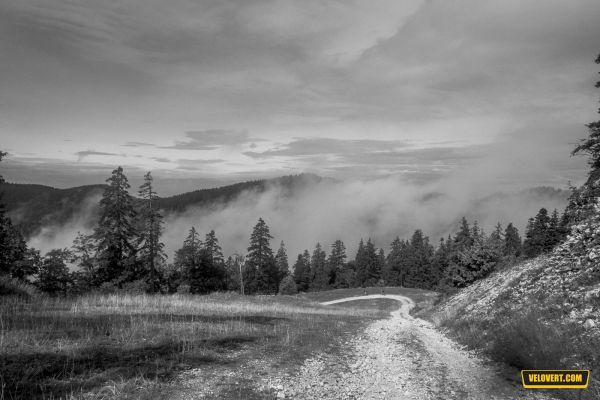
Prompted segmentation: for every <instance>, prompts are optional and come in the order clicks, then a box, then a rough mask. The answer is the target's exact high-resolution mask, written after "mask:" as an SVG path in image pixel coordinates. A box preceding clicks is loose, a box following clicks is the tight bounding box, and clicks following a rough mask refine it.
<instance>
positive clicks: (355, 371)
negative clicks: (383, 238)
mask: <svg viewBox="0 0 600 400" xmlns="http://www.w3.org/2000/svg"><path fill="white" fill-rule="evenodd" d="M373 298H387V299H395V300H398V301H399V302H400V303H401V307H400V308H399V309H398V310H397V311H394V312H392V315H391V318H389V319H384V320H378V321H375V322H374V323H372V324H371V325H369V327H368V328H367V329H366V330H365V331H364V332H361V333H360V334H358V335H357V336H355V337H354V338H353V339H351V340H349V341H347V342H346V343H345V346H346V348H347V349H348V350H347V352H345V353H344V354H343V355H339V354H338V355H328V354H318V355H315V356H314V357H312V358H310V359H308V360H306V361H305V362H304V364H303V366H302V368H301V369H300V372H299V374H298V375H296V376H293V377H288V376H285V377H284V376H279V377H277V376H270V377H268V378H265V382H264V383H263V385H262V386H263V387H265V388H267V389H268V390H270V392H271V393H273V394H274V395H275V397H276V398H291V399H405V400H413V399H414V400H417V399H419V400H420V399H423V400H424V399H456V400H458V399H460V400H467V399H476V400H479V399H481V400H499V399H537V400H544V399H553V398H552V397H550V396H549V395H548V394H545V393H542V392H540V391H535V390H526V389H523V388H521V385H520V382H519V381H510V380H507V379H506V378H504V377H503V376H506V375H507V374H506V371H505V370H503V368H506V367H503V366H501V365H499V364H493V363H491V362H490V361H484V360H482V359H480V358H479V357H478V356H477V355H475V354H474V353H472V352H468V351H466V350H463V349H461V348H460V346H458V345H457V344H456V343H454V342H453V341H451V340H450V339H448V338H446V337H445V336H444V335H443V334H442V333H441V332H439V331H437V330H436V329H434V328H433V326H432V325H431V324H429V323H428V322H426V321H423V320H421V319H416V318H413V317H411V316H410V315H409V311H410V309H411V308H412V307H413V306H414V303H413V301H412V300H411V299H409V298H407V297H404V296H397V295H387V296H382V295H371V296H360V297H353V298H346V299H340V300H336V301H332V302H327V303H323V304H335V303H340V302H344V301H351V300H364V299H373ZM512 375H513V376H514V377H515V379H518V371H516V370H514V371H512Z"/></svg>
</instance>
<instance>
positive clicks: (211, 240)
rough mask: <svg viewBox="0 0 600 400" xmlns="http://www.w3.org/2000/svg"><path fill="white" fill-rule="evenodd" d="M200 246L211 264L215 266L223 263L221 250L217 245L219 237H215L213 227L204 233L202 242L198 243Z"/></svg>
mask: <svg viewBox="0 0 600 400" xmlns="http://www.w3.org/2000/svg"><path fill="white" fill-rule="evenodd" d="M200 247H201V248H202V250H204V251H205V252H206V255H207V257H208V258H209V260H210V261H211V262H212V263H213V264H215V265H216V266H222V265H223V263H224V262H225V261H224V257H223V251H222V249H221V246H220V245H219V239H217V235H216V234H215V231H214V229H213V230H211V231H210V232H209V233H207V234H206V236H205V237H204V243H203V244H202V245H200Z"/></svg>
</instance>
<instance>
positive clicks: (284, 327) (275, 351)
mask: <svg viewBox="0 0 600 400" xmlns="http://www.w3.org/2000/svg"><path fill="white" fill-rule="evenodd" d="M369 290H370V291H375V290H379V289H369ZM388 290H389V293H392V291H393V290H394V289H392V288H389V289H388ZM407 290H408V289H402V291H403V293H404V294H406V291H407ZM354 291H356V290H354V289H345V290H339V291H337V290H336V291H331V292H321V293H311V294H306V295H299V296H295V297H291V296H290V297H288V296H255V297H243V296H239V295H235V294H213V295H208V296H191V295H188V296H185V295H171V296H145V295H127V294H118V295H117V294H112V295H88V296H83V297H79V298H74V299H52V298H48V297H33V298H31V299H29V300H24V299H23V298H19V297H11V296H4V297H2V298H1V300H2V302H1V303H0V400H8V399H59V398H69V399H71V398H82V399H83V398H85V399H111V398H131V399H133V398H135V399H154V398H171V397H175V398H177V396H184V397H185V394H186V393H188V394H189V393H195V394H197V393H198V391H203V393H204V394H206V396H207V398H211V397H212V398H223V397H225V398H234V399H235V398H239V399H252V398H269V395H270V394H269V393H268V391H265V390H266V389H265V390H264V389H261V388H260V387H259V386H257V384H256V382H258V381H259V380H260V377H261V376H266V375H268V374H269V372H270V371H273V370H281V369H285V370H289V371H293V370H294V369H295V368H297V367H299V365H300V364H301V363H302V361H303V360H304V359H306V358H307V357H309V356H310V355H311V354H313V353H314V352H317V351H328V352H335V351H338V350H339V349H338V347H337V346H338V343H339V342H340V339H343V338H344V337H345V336H346V335H349V334H352V333H354V332H356V331H357V330H359V329H361V327H363V326H365V325H366V324H368V323H369V322H371V321H373V320H374V319H377V318H385V317H386V316H387V315H388V313H389V311H390V310H393V309H395V308H396V306H397V305H395V304H393V303H392V302H390V301H385V300H383V301H372V300H371V301H366V302H353V303H354V304H352V303H349V304H350V305H348V304H345V305H341V306H338V307H323V306H320V305H319V304H318V303H317V302H316V301H325V300H329V299H334V298H340V297H346V296H352V295H354V294H353V292H354ZM359 291H360V292H361V293H362V289H361V290H359ZM410 291H414V290H410ZM424 293H425V292H423V293H420V294H421V295H423V294H424ZM415 295H419V293H416V292H415ZM425 297H427V296H423V298H425Z"/></svg>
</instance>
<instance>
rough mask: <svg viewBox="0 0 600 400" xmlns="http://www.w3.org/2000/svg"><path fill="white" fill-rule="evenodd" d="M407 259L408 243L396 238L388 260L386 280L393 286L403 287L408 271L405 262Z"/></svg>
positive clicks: (391, 246)
mask: <svg viewBox="0 0 600 400" xmlns="http://www.w3.org/2000/svg"><path fill="white" fill-rule="evenodd" d="M405 257H406V243H405V242H404V241H403V240H400V238H399V237H396V239H394V241H393V242H392V244H391V245H390V252H389V253H388V256H387V259H386V268H385V275H384V279H385V280H386V282H388V285H391V286H403V285H404V278H405V277H406V270H405V268H404V266H405V265H404V261H405Z"/></svg>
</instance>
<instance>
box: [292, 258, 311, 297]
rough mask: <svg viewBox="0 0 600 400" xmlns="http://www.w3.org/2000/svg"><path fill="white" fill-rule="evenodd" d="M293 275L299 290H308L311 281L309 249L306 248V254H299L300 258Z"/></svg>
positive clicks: (297, 260)
mask: <svg viewBox="0 0 600 400" xmlns="http://www.w3.org/2000/svg"><path fill="white" fill-rule="evenodd" d="M293 275H294V282H296V286H297V287H298V291H300V292H306V291H308V289H309V287H310V283H311V279H310V278H311V272H310V255H309V254H308V250H305V251H304V254H298V258H297V259H296V263H295V264H294V274H293Z"/></svg>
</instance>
